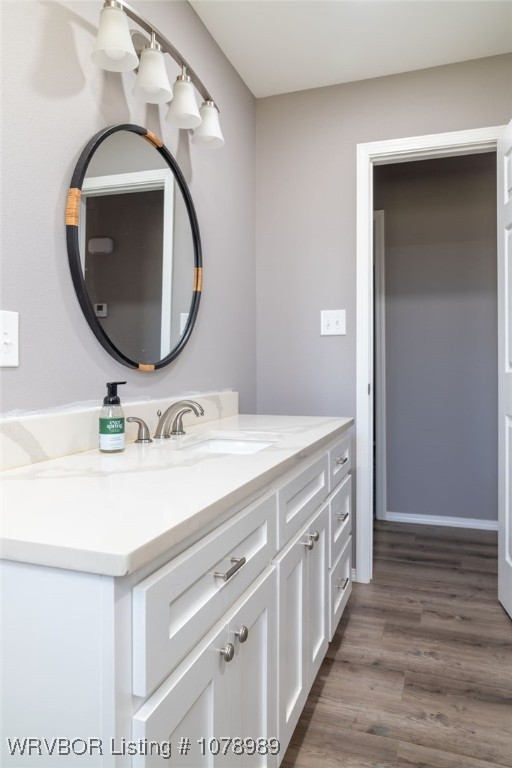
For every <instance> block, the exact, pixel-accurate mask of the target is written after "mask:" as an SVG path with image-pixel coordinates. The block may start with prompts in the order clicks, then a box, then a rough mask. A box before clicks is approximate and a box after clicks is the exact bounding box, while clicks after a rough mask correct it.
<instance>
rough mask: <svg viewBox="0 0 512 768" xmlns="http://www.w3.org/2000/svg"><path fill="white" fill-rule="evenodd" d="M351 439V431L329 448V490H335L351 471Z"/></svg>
mask: <svg viewBox="0 0 512 768" xmlns="http://www.w3.org/2000/svg"><path fill="white" fill-rule="evenodd" d="M350 441H351V435H350V433H349V434H348V435H345V436H344V437H343V438H342V439H341V440H339V441H338V442H337V443H336V444H335V445H333V447H332V448H330V449H329V491H332V490H334V488H336V486H337V485H339V484H340V483H341V481H342V480H343V478H344V477H346V475H348V473H349V472H350V469H351V465H352V460H351V456H350Z"/></svg>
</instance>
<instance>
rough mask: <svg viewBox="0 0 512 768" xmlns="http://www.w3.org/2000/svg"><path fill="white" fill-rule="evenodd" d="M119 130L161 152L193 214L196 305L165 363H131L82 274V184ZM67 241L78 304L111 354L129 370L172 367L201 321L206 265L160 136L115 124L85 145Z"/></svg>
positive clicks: (181, 182)
mask: <svg viewBox="0 0 512 768" xmlns="http://www.w3.org/2000/svg"><path fill="white" fill-rule="evenodd" d="M118 131H131V132H132V133H136V134H138V135H139V136H142V138H144V139H146V140H147V141H149V143H150V144H151V145H152V146H153V147H154V148H155V149H156V150H157V152H159V153H160V154H161V155H162V157H163V158H164V160H165V162H166V163H167V165H168V166H169V167H170V169H171V171H172V172H173V174H174V178H175V179H176V182H177V184H178V186H179V188H180V191H181V194H182V195H183V199H184V201H185V206H186V208H187V212H188V215H189V220H190V226H191V229H192V239H193V243H194V283H193V286H192V302H191V305H190V312H189V316H188V320H187V324H186V326H185V329H184V331H183V334H182V335H181V337H180V340H179V342H178V343H177V344H176V346H175V347H173V349H172V350H171V351H170V353H169V354H168V355H167V356H166V357H164V358H163V359H162V360H160V361H158V362H155V363H151V364H144V363H138V362H136V361H134V360H131V359H130V358H129V357H127V356H126V355H124V354H123V353H122V352H121V351H120V350H119V349H117V347H116V346H115V345H114V344H113V343H112V341H111V340H110V339H109V337H108V336H107V334H106V333H105V331H104V330H103V328H102V326H101V324H100V322H99V321H98V318H97V317H96V315H95V313H94V309H93V306H92V303H91V300H90V299H89V295H88V293H87V289H86V286H85V279H84V275H83V273H82V267H81V262H80V247H79V224H80V197H81V193H82V185H83V181H84V178H85V174H86V172H87V168H88V166H89V163H90V161H91V159H92V156H93V154H94V152H95V151H96V149H97V148H98V147H99V145H100V144H101V143H102V142H103V141H105V139H106V138H108V137H109V136H111V135H112V134H113V133H117V132H118ZM66 241H67V247H68V260H69V267H70V269H71V277H72V279H73V285H74V288H75V292H76V295H77V297H78V301H79V302H80V306H81V308H82V312H83V313H84V315H85V319H86V320H87V322H88V323H89V326H90V328H91V330H92V332H93V333H94V335H95V336H96V338H97V339H98V341H99V342H100V344H101V345H102V347H103V348H104V349H106V350H107V352H108V353H109V354H110V355H112V357H113V358H114V359H115V360H117V361H118V362H119V363H122V364H123V365H126V366H127V367H128V368H135V369H137V370H139V371H155V370H158V369H159V368H164V367H165V366H166V365H169V363H170V362H172V361H173V360H174V359H175V358H176V357H177V356H178V355H179V354H180V352H182V350H183V348H184V346H185V345H186V343H187V342H188V340H189V338H190V334H191V333H192V329H193V327H194V323H195V321H196V318H197V312H198V309H199V301H200V298H201V291H202V283H203V265H202V255H201V239H200V235H199V224H198V222H197V216H196V212H195V208H194V203H193V202H192V197H191V195H190V191H189V188H188V186H187V182H186V181H185V178H184V176H183V174H182V172H181V170H180V168H179V166H178V164H177V162H176V160H175V159H174V157H173V156H172V155H171V154H170V152H169V151H168V149H167V148H166V147H165V145H164V143H163V142H162V141H161V139H159V138H158V136H157V135H156V134H154V133H152V132H151V131H148V130H147V129H146V128H141V127H140V126H138V125H131V124H124V125H112V126H110V127H109V128H104V129H103V130H101V131H99V132H98V133H97V134H96V135H95V136H93V137H92V139H91V140H90V141H89V142H88V143H87V145H86V146H85V148H84V150H83V152H82V154H81V155H80V158H79V160H78V163H77V164H76V168H75V171H74V173H73V177H72V179H71V184H70V187H69V191H68V197H67V204H66Z"/></svg>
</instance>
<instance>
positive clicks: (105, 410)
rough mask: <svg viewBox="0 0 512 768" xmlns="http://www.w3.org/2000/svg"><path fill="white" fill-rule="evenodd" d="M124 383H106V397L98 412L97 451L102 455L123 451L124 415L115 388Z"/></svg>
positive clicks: (124, 382)
mask: <svg viewBox="0 0 512 768" xmlns="http://www.w3.org/2000/svg"><path fill="white" fill-rule="evenodd" d="M120 384H126V381H110V382H108V383H107V395H106V397H105V398H104V400H103V407H102V409H101V412H100V424H99V427H100V430H99V449H100V451H102V452H103V453H119V452H120V451H124V413H123V409H122V408H121V400H120V399H119V396H118V394H117V388H118V386H119V385H120Z"/></svg>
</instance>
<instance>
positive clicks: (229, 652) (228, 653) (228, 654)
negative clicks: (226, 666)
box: [220, 643, 235, 661]
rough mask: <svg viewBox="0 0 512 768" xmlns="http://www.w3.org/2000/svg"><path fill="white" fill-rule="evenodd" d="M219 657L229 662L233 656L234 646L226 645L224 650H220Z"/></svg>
mask: <svg viewBox="0 0 512 768" xmlns="http://www.w3.org/2000/svg"><path fill="white" fill-rule="evenodd" d="M220 655H221V656H222V658H223V659H224V661H231V659H232V658H233V656H234V655H235V646H234V645H233V644H232V643H228V644H227V645H225V646H224V648H221V649H220Z"/></svg>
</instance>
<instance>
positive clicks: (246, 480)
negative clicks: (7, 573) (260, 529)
mask: <svg viewBox="0 0 512 768" xmlns="http://www.w3.org/2000/svg"><path fill="white" fill-rule="evenodd" d="M352 423H353V419H351V418H324V417H305V416H248V415H239V416H232V417H229V418H226V419H221V420H219V421H210V422H208V423H206V424H204V426H201V425H199V426H197V427H189V428H187V435H186V436H185V437H184V438H177V439H171V440H159V441H154V442H153V443H151V444H149V445H141V444H135V443H130V444H128V445H127V447H126V450H125V451H124V452H123V453H118V454H102V453H100V452H99V451H97V450H94V451H86V452H83V453H77V454H73V455H71V456H65V457H63V458H60V459H52V460H50V461H43V462H40V463H36V464H32V465H30V466H26V467H21V468H19V469H14V470H9V471H6V472H3V473H2V474H1V475H0V477H1V485H2V488H1V493H2V513H1V527H0V534H1V539H0V554H1V557H2V558H4V559H7V560H17V561H21V562H26V563H37V564H39V565H47V566H54V567H58V568H68V569H72V570H78V571H87V572H90V573H101V574H106V575H110V576H122V575H125V574H128V573H131V572H133V571H135V570H137V569H138V568H140V567H142V566H144V565H145V564H147V563H149V562H150V561H151V560H152V559H154V558H155V557H158V556H159V555H161V554H162V553H163V552H165V551H166V550H168V549H171V548H172V547H175V546H176V545H178V544H179V543H180V542H183V541H184V540H185V539H188V538H190V537H194V534H197V533H198V532H199V531H201V529H203V528H204V529H211V528H212V525H213V524H214V522H215V520H216V519H219V518H221V517H222V516H223V515H226V513H227V512H228V510H229V509H230V508H232V507H233V506H235V505H236V504H238V503H239V502H241V501H242V500H243V499H245V498H247V497H248V496H250V495H251V494H254V493H257V492H258V491H259V490H260V489H264V488H265V486H266V485H268V484H269V483H270V482H272V481H273V480H274V479H275V478H276V477H278V476H279V475H280V474H281V473H282V472H285V471H287V470H289V469H292V468H293V467H294V466H295V465H296V463H297V461H298V460H299V459H301V458H303V457H305V456H307V455H308V454H311V453H313V452H314V451H316V450H318V449H319V448H321V447H322V445H325V444H327V443H328V442H329V441H331V440H333V439H334V438H335V437H337V436H339V435H341V434H342V433H343V432H344V431H345V430H346V429H348V427H350V426H351V425H352ZM205 433H207V434H208V436H215V435H219V434H224V435H225V436H230V435H233V434H234V433H235V434H239V433H243V434H244V436H246V437H247V438H252V439H262V438H263V437H265V436H266V437H268V438H269V440H268V441H269V442H271V445H270V446H269V447H266V448H265V449H263V450H260V451H258V452H256V453H252V454H249V455H232V454H227V455H226V454H215V453H206V452H204V451H203V450H197V448H196V449H195V450H191V448H193V446H194V443H195V442H197V441H200V440H201V439H202V438H204V437H205ZM180 444H184V445H185V446H188V447H184V448H181V449H178V448H177V446H178V445H180Z"/></svg>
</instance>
